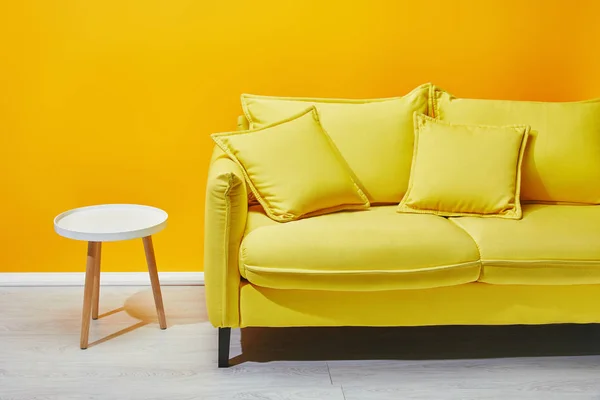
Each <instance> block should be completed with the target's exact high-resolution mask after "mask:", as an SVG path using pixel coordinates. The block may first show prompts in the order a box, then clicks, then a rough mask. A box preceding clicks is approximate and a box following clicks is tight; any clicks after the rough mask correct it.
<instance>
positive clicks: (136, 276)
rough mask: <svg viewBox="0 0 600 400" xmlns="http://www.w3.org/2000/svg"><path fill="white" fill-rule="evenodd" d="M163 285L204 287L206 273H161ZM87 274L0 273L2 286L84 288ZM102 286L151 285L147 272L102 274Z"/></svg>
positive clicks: (159, 274)
mask: <svg viewBox="0 0 600 400" xmlns="http://www.w3.org/2000/svg"><path fill="white" fill-rule="evenodd" d="M158 279H159V280H160V284H161V285H165V286H177V285H204V272H159V273H158ZM84 280H85V273H83V272H56V273H34V272H30V273H27V272H26V273H19V272H14V273H13V272H6V273H0V286H83V283H84ZM100 284H101V285H109V286H146V285H150V277H149V275H148V273H147V272H102V273H101V275H100Z"/></svg>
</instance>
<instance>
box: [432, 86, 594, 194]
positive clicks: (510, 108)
mask: <svg viewBox="0 0 600 400" xmlns="http://www.w3.org/2000/svg"><path fill="white" fill-rule="evenodd" d="M431 115H432V116H434V117H436V118H439V119H442V120H445V121H448V122H454V123H464V124H488V125H490V124H491V125H509V124H518V125H521V124H522V125H530V126H531V131H530V137H529V141H528V143H527V147H526V150H525V158H524V159H523V167H522V168H523V171H522V181H521V200H522V201H528V202H542V203H587V204H600V99H595V100H587V101H579V102H562V103H561V102H534V101H509V100H482V99H461V98H457V97H455V96H453V95H452V94H450V93H448V92H446V91H444V90H442V89H439V88H434V89H433V90H432V107H431Z"/></svg>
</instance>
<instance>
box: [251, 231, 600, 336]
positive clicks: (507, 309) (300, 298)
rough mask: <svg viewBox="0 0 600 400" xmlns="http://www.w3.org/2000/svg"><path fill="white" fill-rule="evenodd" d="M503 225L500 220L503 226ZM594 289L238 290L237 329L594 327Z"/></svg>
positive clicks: (597, 288)
mask: <svg viewBox="0 0 600 400" xmlns="http://www.w3.org/2000/svg"><path fill="white" fill-rule="evenodd" d="M505 221H506V220H505ZM598 293H600V285H573V286H524V285H516V286H512V285H488V284H485V283H468V284H466V285H458V286H450V287H442V288H435V289H420V290H387V291H377V292H339V291H325V290H278V289H269V288H263V287H259V286H255V285H252V284H248V283H246V284H243V285H242V287H241V293H240V313H241V315H240V325H241V326H242V327H247V326H273V327H284V326H419V325H516V324H530V325H534V324H557V323H580V324H586V323H600V302H599V301H598Z"/></svg>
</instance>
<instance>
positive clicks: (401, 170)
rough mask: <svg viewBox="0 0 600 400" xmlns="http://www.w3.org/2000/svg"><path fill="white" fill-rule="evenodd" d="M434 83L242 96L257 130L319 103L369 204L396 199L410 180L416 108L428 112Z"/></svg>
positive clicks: (336, 142)
mask: <svg viewBox="0 0 600 400" xmlns="http://www.w3.org/2000/svg"><path fill="white" fill-rule="evenodd" d="M429 88H430V85H429V84H426V85H421V86H419V87H418V88H416V89H414V90H413V91H412V92H410V93H409V94H407V95H406V96H404V97H396V98H387V99H368V100H350V99H319V98H294V97H272V96H257V95H249V94H244V95H242V107H243V109H244V113H245V115H246V117H247V118H248V120H249V123H250V128H251V129H257V128H261V127H264V126H266V125H269V124H272V123H274V122H276V121H279V120H281V119H284V118H288V117H289V116H290V115H293V114H296V113H298V112H300V111H302V110H304V109H305V108H306V107H308V106H310V105H311V104H314V105H316V107H317V109H318V111H319V114H320V117H321V122H322V124H323V127H324V128H325V130H326V131H327V133H328V134H329V135H330V136H331V138H332V140H333V142H334V143H335V144H336V146H337V147H338V148H339V150H340V152H341V154H342V156H343V157H344V158H345V159H346V161H347V162H348V165H349V166H350V168H351V169H352V170H353V171H354V172H355V174H356V176H357V177H358V179H359V181H360V182H361V183H362V187H363V189H364V191H365V193H366V194H367V197H368V198H369V201H370V202H371V203H389V204H393V203H395V204H398V202H399V201H400V200H401V199H402V196H403V195H404V192H405V191H406V187H407V185H408V176H409V174H410V164H411V159H412V152H413V140H414V139H413V138H414V135H413V119H412V118H413V112H415V111H417V112H421V113H427V108H428V94H429Z"/></svg>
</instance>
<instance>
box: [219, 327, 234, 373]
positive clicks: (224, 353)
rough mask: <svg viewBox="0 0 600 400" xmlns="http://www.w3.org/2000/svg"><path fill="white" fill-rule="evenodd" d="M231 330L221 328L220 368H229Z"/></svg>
mask: <svg viewBox="0 0 600 400" xmlns="http://www.w3.org/2000/svg"><path fill="white" fill-rule="evenodd" d="M230 339H231V328H219V368H227V367H229V342H230Z"/></svg>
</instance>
